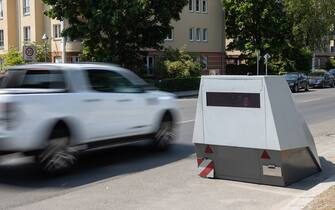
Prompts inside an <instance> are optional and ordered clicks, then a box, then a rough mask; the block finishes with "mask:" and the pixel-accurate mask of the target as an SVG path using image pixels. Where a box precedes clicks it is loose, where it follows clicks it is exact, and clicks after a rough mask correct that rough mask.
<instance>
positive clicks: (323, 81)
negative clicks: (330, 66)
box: [308, 69, 335, 88]
mask: <svg viewBox="0 0 335 210" xmlns="http://www.w3.org/2000/svg"><path fill="white" fill-rule="evenodd" d="M308 79H309V86H310V87H313V88H326V87H334V84H335V82H334V78H333V76H331V75H330V74H329V73H328V72H327V71H326V70H322V69H319V70H315V71H313V72H311V73H310V74H309V76H308Z"/></svg>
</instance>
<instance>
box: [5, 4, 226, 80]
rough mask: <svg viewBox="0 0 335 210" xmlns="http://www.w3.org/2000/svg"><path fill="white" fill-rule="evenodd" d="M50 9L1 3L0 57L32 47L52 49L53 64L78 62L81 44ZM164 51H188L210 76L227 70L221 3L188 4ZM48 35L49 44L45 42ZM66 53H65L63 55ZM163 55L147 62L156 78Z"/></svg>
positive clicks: (152, 54)
mask: <svg viewBox="0 0 335 210" xmlns="http://www.w3.org/2000/svg"><path fill="white" fill-rule="evenodd" d="M47 9H48V6H46V5H44V4H43V3H42V1H41V0H0V54H3V53H6V52H8V50H9V49H11V48H16V49H17V50H19V51H21V50H22V49H23V46H24V45H29V44H31V43H36V44H45V42H47V43H48V44H49V46H50V54H51V57H52V62H55V63H58V62H63V60H62V59H63V57H65V58H66V59H65V62H79V61H80V54H81V51H82V48H81V44H80V42H69V41H66V40H64V38H63V37H61V32H62V30H63V28H64V27H67V25H68V23H67V22H66V21H64V22H61V21H58V20H53V19H50V18H48V17H46V16H45V15H44V11H45V10H47ZM171 24H172V26H173V30H172V31H171V33H170V34H168V35H167V38H166V40H165V43H164V47H172V48H178V49H180V48H185V50H186V51H188V52H191V53H194V54H195V55H196V56H197V59H199V61H201V62H202V63H203V64H204V66H205V70H206V71H207V72H210V71H215V72H221V71H222V70H223V68H224V50H225V33H224V29H225V27H224V12H223V7H222V4H221V1H220V0H189V3H188V5H187V6H186V7H185V8H184V9H183V11H182V13H181V19H180V20H179V21H173V22H172V23H171ZM45 34H46V35H47V38H48V39H47V40H46V39H44V40H43V39H42V37H43V36H44V35H45ZM64 52H66V53H64ZM160 54H161V52H157V51H154V50H152V51H149V56H147V57H146V58H145V59H144V64H145V68H146V70H147V74H148V75H152V74H155V69H156V67H157V62H158V60H159V55H160Z"/></svg>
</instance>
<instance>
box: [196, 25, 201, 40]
mask: <svg viewBox="0 0 335 210" xmlns="http://www.w3.org/2000/svg"><path fill="white" fill-rule="evenodd" d="M195 37H196V40H197V41H198V42H200V41H201V29H200V28H197V29H196V32H195Z"/></svg>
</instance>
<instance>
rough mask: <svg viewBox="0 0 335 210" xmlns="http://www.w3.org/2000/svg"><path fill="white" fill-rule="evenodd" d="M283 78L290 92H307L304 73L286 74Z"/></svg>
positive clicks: (307, 85)
mask: <svg viewBox="0 0 335 210" xmlns="http://www.w3.org/2000/svg"><path fill="white" fill-rule="evenodd" d="M284 77H285V79H286V81H287V83H288V85H289V87H290V89H291V91H292V92H294V93H296V92H299V90H301V89H303V90H304V91H308V90H309V83H308V78H307V76H306V75H305V74H304V73H300V72H292V73H288V74H286V75H285V76H284Z"/></svg>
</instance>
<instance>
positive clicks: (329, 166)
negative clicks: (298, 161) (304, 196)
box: [289, 157, 335, 190]
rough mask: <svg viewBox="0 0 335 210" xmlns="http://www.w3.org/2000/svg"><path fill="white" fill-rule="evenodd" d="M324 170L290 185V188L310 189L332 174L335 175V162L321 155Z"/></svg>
mask: <svg viewBox="0 0 335 210" xmlns="http://www.w3.org/2000/svg"><path fill="white" fill-rule="evenodd" d="M320 161H321V166H322V172H320V173H317V174H315V175H313V176H310V177H308V178H306V179H303V180H301V181H300V182H297V183H295V184H292V185H290V186H289V188H293V189H299V190H309V189H311V188H313V187H314V186H316V185H318V184H320V183H321V182H323V181H325V180H326V179H328V178H330V177H331V176H333V175H335V164H334V163H332V162H331V161H328V160H327V159H325V158H324V157H320Z"/></svg>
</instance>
